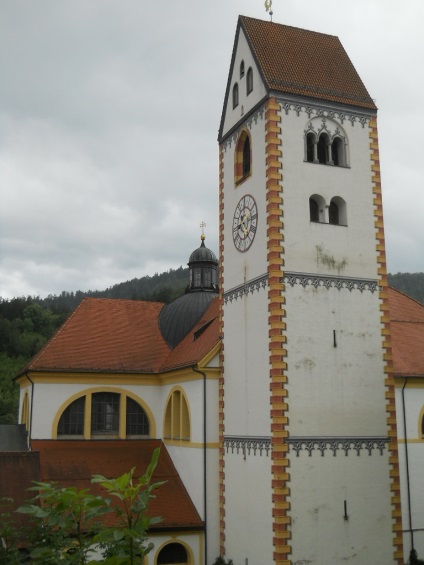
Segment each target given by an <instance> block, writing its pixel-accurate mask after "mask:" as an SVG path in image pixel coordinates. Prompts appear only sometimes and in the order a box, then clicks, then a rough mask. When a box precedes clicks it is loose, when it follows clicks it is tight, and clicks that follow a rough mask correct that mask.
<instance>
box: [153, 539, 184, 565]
mask: <svg viewBox="0 0 424 565" xmlns="http://www.w3.org/2000/svg"><path fill="white" fill-rule="evenodd" d="M177 563H178V564H185V565H188V555H187V550H186V548H185V547H184V546H183V545H182V544H181V543H177V542H173V543H168V544H167V545H165V546H164V547H163V548H162V549H161V550H160V552H159V555H158V558H157V565H174V564H177Z"/></svg>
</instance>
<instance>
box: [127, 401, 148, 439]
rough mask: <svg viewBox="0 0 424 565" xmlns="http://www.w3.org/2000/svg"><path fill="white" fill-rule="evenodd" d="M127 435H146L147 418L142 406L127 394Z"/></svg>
mask: <svg viewBox="0 0 424 565" xmlns="http://www.w3.org/2000/svg"><path fill="white" fill-rule="evenodd" d="M126 428H127V437H128V436H148V435H149V420H148V419H147V416H146V413H145V411H144V410H143V408H142V407H141V406H140V404H138V403H137V402H136V401H135V400H133V399H132V398H130V397H129V396H127V426H126Z"/></svg>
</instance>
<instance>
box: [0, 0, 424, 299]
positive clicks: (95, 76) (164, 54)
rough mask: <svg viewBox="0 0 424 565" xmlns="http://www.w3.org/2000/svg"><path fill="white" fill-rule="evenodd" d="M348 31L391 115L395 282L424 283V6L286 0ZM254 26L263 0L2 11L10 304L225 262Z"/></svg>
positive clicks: (3, 288)
mask: <svg viewBox="0 0 424 565" xmlns="http://www.w3.org/2000/svg"><path fill="white" fill-rule="evenodd" d="M273 11H274V21H275V22H278V23H284V24H288V25H292V26H297V27H303V28H306V29H311V30H314V31H319V32H323V33H328V34H331V35H337V36H339V38H340V39H341V41H342V43H343V45H344V47H345V49H346V51H347V53H348V54H349V56H350V58H351V60H352V62H353V64H354V65H355V67H356V69H357V71H358V72H359V74H360V76H361V78H362V79H363V81H364V83H365V85H366V87H367V88H368V91H369V92H370V94H371V96H372V97H373V98H374V99H375V100H376V103H377V106H378V108H379V139H380V157H381V167H382V183H383V191H384V192H383V193H384V212H385V231H386V248H387V259H388V270H389V271H390V272H398V271H402V272H405V271H409V272H419V271H424V252H423V250H424V222H423V210H424V194H423V192H424V187H423V166H424V153H423V152H422V149H421V145H422V144H423V141H422V138H423V133H422V124H421V119H420V115H421V110H422V105H423V94H422V93H423V90H424V89H423V82H424V76H423V59H424V35H423V32H422V24H423V22H424V1H423V0H406V1H404V2H403V3H402V2H399V1H397V0H355V1H354V2H352V1H351V0H338V1H337V2H336V1H335V0H320V1H319V2H317V1H316V0H274V2H273ZM239 14H244V15H247V16H252V17H258V18H263V19H269V16H268V15H267V13H266V12H265V8H264V2H263V0H213V1H209V2H206V1H205V0H198V1H194V0H179V1H176V0H162V1H159V0H157V1H156V2H153V1H152V2H148V1H147V0H113V1H112V0H61V1H58V0H37V1H35V0H32V1H30V0H27V1H24V0H1V1H0V76H1V86H0V297H3V298H12V297H15V296H23V295H36V296H41V297H45V296H47V295H48V294H59V293H60V292H61V291H63V290H66V291H76V290H82V291H87V290H104V289H105V288H107V287H109V286H112V285H113V284H116V283H120V282H123V281H126V280H130V279H132V278H134V277H141V276H144V275H154V274H155V273H156V272H158V273H161V272H163V271H166V270H168V269H169V268H177V267H179V266H180V265H186V263H187V260H188V256H189V254H190V253H191V251H193V249H195V248H196V247H198V245H199V241H200V240H199V237H200V228H199V225H200V223H201V222H202V221H204V222H205V223H206V236H207V240H206V243H207V245H208V247H210V248H211V249H213V250H214V251H215V252H216V253H218V145H217V132H218V126H219V120H220V114H221V110H222V103H223V98H224V92H225V86H226V80H227V73H228V69H229V65H230V59H231V50H232V46H233V40H234V33H235V29H236V24H237V17H238V15H239Z"/></svg>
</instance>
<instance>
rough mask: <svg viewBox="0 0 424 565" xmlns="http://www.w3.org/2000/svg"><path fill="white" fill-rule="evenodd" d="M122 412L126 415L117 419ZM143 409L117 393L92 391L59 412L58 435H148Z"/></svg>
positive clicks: (110, 436)
mask: <svg viewBox="0 0 424 565" xmlns="http://www.w3.org/2000/svg"><path fill="white" fill-rule="evenodd" d="M121 411H122V412H123V413H124V414H125V418H123V419H122V418H120V413H121ZM149 435H150V422H149V418H148V417H147V414H146V412H145V411H144V410H143V408H142V407H141V406H140V404H139V403H138V402H136V401H135V400H134V399H133V398H131V397H129V396H127V395H126V394H120V393H116V392H95V393H93V394H87V395H84V396H80V397H79V398H77V399H76V400H74V401H73V402H72V403H71V404H69V406H67V407H66V408H65V410H64V411H63V412H62V414H61V416H60V418H59V422H58V425H57V436H58V437H62V438H64V437H65V438H66V437H67V438H70V437H80V438H82V437H85V438H86V439H89V438H90V437H99V436H101V437H106V438H107V437H109V438H116V437H119V438H125V437H129V436H132V437H134V436H137V437H139V436H149Z"/></svg>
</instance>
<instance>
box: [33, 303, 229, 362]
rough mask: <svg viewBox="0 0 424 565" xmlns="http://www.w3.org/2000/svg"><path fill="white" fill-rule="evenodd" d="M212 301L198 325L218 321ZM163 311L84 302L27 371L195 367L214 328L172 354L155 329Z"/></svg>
mask: <svg viewBox="0 0 424 565" xmlns="http://www.w3.org/2000/svg"><path fill="white" fill-rule="evenodd" d="M217 301H218V299H214V300H213V301H212V303H211V305H210V306H209V308H207V309H206V310H205V312H203V314H202V316H201V320H205V321H206V322H208V321H211V320H213V319H214V318H215V317H216V316H217V308H218V307H217ZM212 304H214V306H212ZM162 307H163V304H161V303H158V302H143V301H137V300H113V299H103V298H86V299H85V300H84V301H83V302H82V303H81V304H80V305H79V306H78V308H77V309H76V310H75V312H74V313H73V314H72V315H71V316H70V317H69V319H68V320H67V321H66V322H65V324H64V325H63V326H62V328H61V329H60V330H59V331H58V332H57V333H56V335H55V336H54V337H53V338H52V339H51V340H50V341H49V342H48V343H47V345H46V346H45V347H44V348H43V349H42V350H41V351H40V353H39V354H38V355H36V356H35V357H34V358H33V359H32V360H31V361H30V363H29V365H28V366H27V368H26V370H28V371H70V372H73V371H75V372H76V371H81V372H82V371H88V372H117V373H158V372H161V371H165V370H168V369H169V368H175V367H176V366H178V367H184V366H188V365H192V364H195V363H197V362H198V361H200V360H201V359H202V358H203V357H204V356H205V355H206V354H207V353H208V351H209V350H210V349H212V348H213V346H214V345H215V344H216V343H217V341H218V340H219V338H218V325H217V323H216V324H211V325H210V328H209V327H208V329H207V330H206V331H205V332H204V335H202V336H201V339H198V340H196V339H194V335H193V331H195V330H192V331H190V332H189V333H188V334H187V335H186V338H185V339H183V340H182V341H181V343H179V344H178V346H177V347H175V349H174V350H171V349H170V348H169V347H168V345H167V344H166V342H165V340H164V339H163V337H162V335H161V332H160V330H159V324H158V318H159V313H160V311H161V309H162ZM201 320H200V321H197V323H196V324H195V326H194V328H198V326H199V324H200V323H202V322H201ZM195 322H196V320H193V323H195ZM208 348H210V349H209V350H208Z"/></svg>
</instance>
